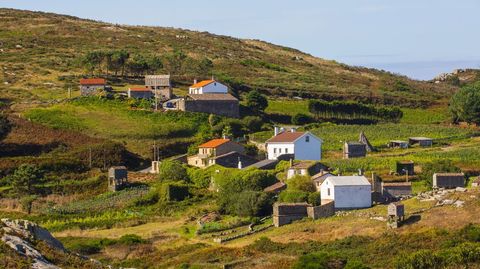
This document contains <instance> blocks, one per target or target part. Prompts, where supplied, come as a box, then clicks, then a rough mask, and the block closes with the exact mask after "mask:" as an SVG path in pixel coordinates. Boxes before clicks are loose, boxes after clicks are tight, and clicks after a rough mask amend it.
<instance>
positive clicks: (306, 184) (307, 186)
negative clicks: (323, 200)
mask: <svg viewBox="0 0 480 269" xmlns="http://www.w3.org/2000/svg"><path fill="white" fill-rule="evenodd" d="M287 186H288V190H292V191H302V192H315V191H316V190H317V189H316V188H315V185H314V184H313V181H312V180H311V179H310V178H309V177H306V176H294V177H292V178H290V179H289V180H287Z"/></svg>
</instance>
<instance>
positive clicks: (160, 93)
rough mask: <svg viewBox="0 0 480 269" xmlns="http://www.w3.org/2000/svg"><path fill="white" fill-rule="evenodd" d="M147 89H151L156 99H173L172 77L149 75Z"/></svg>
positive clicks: (146, 77) (146, 83) (146, 81)
mask: <svg viewBox="0 0 480 269" xmlns="http://www.w3.org/2000/svg"><path fill="white" fill-rule="evenodd" d="M145 87H147V88H149V89H150V90H151V92H152V94H153V96H155V97H156V98H158V99H159V100H162V101H166V100H170V99H172V95H173V94H172V84H171V82H170V75H147V76H145Z"/></svg>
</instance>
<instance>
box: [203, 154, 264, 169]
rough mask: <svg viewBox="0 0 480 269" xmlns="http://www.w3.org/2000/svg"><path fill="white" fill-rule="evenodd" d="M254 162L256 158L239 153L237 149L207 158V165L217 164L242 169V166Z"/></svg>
mask: <svg viewBox="0 0 480 269" xmlns="http://www.w3.org/2000/svg"><path fill="white" fill-rule="evenodd" d="M256 162H257V160H256V159H254V158H252V157H250V156H247V155H244V154H241V153H239V152H237V151H230V152H228V153H225V154H222V155H218V156H215V157H212V158H210V159H209V160H208V166H212V165H215V164H218V165H220V166H223V167H228V168H238V169H242V168H243V167H245V166H250V165H252V164H254V163H256Z"/></svg>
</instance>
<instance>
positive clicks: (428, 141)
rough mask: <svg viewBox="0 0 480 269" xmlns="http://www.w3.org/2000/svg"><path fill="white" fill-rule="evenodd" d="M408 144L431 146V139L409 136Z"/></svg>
mask: <svg viewBox="0 0 480 269" xmlns="http://www.w3.org/2000/svg"><path fill="white" fill-rule="evenodd" d="M408 144H409V145H411V146H412V145H415V144H418V145H420V146H421V147H431V146H433V139H431V138H428V137H410V138H409V139H408Z"/></svg>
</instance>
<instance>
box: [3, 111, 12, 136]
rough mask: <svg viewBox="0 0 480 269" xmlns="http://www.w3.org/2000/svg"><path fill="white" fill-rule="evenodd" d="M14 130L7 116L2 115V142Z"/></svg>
mask: <svg viewBox="0 0 480 269" xmlns="http://www.w3.org/2000/svg"><path fill="white" fill-rule="evenodd" d="M11 130H12V124H11V123H10V121H9V120H8V118H7V115H5V114H3V113H0V140H2V139H4V138H5V137H6V136H7V135H8V133H10V131H11Z"/></svg>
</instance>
